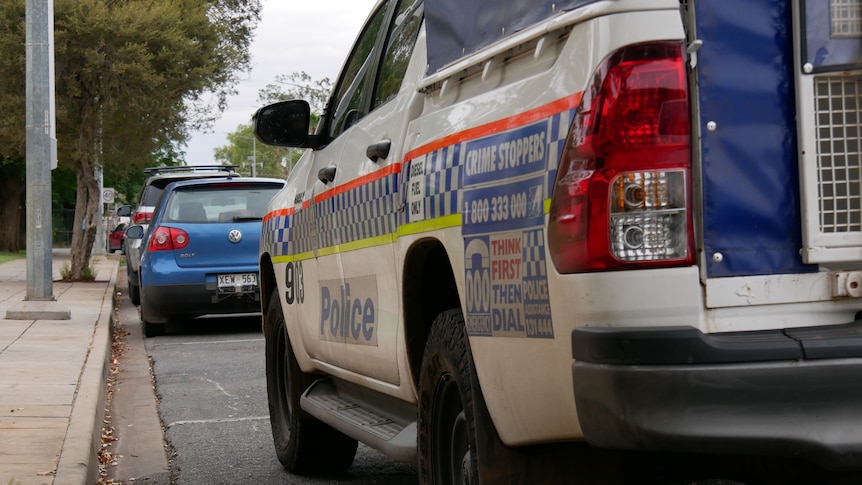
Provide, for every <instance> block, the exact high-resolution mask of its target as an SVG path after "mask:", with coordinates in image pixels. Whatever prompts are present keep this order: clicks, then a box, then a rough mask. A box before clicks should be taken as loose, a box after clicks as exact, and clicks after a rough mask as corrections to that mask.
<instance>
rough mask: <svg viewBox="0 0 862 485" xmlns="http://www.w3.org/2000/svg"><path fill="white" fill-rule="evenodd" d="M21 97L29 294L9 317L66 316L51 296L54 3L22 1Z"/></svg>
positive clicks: (11, 318) (47, 318) (52, 294)
mask: <svg viewBox="0 0 862 485" xmlns="http://www.w3.org/2000/svg"><path fill="white" fill-rule="evenodd" d="M24 16H25V34H24V46H25V47H24V48H25V50H26V55H25V59H26V61H25V71H26V74H25V84H26V87H25V91H26V96H25V103H26V119H25V125H26V126H25V133H26V139H27V141H26V145H27V146H26V159H27V162H26V163H27V174H26V177H27V184H26V185H27V189H26V193H27V196H26V197H27V209H26V212H27V294H26V296H25V298H24V301H23V302H22V303H21V304H20V305H17V306H13V307H12V308H9V309H8V310H6V319H7V320H68V319H70V318H71V312H70V311H69V309H67V308H64V307H61V306H60V305H59V303H57V301H56V300H55V299H54V287H53V279H52V277H53V255H52V251H53V249H54V248H53V245H52V242H51V236H52V232H53V231H52V224H51V168H53V166H54V161H55V160H56V148H55V147H56V145H54V142H53V135H54V133H55V131H54V130H55V124H54V104H53V99H54V68H53V66H54V3H53V0H27V3H26V6H25V13H24Z"/></svg>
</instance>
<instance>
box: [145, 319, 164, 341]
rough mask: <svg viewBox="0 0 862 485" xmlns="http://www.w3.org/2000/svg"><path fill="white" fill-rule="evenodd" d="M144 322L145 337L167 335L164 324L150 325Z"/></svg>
mask: <svg viewBox="0 0 862 485" xmlns="http://www.w3.org/2000/svg"><path fill="white" fill-rule="evenodd" d="M141 318H143V317H141ZM143 322H144V336H145V337H158V336H159V335H164V334H165V325H164V324H163V323H150V322H148V321H146V320H144V321H143Z"/></svg>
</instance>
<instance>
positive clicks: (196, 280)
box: [126, 177, 284, 337]
mask: <svg viewBox="0 0 862 485" xmlns="http://www.w3.org/2000/svg"><path fill="white" fill-rule="evenodd" d="M283 186H284V181H283V180H278V179H268V178H237V177H224V178H207V179H196V180H185V181H181V182H173V183H171V184H169V185H168V186H167V187H166V188H165V190H164V193H163V194H162V197H161V198H160V199H159V202H158V204H157V205H156V207H155V210H154V211H153V215H152V219H151V220H150V225H149V227H148V228H147V229H146V231H144V230H143V226H142V225H136V226H132V228H131V229H130V230H129V231H127V232H126V235H127V236H128V237H130V238H135V239H140V240H142V241H143V244H142V245H141V248H142V250H141V258H140V267H139V278H140V280H139V281H140V302H141V303H140V304H141V320H143V323H144V335H146V336H148V337H152V336H154V335H159V334H161V333H162V332H163V331H164V327H165V324H166V323H167V322H168V321H170V320H171V319H174V318H178V317H182V318H194V317H197V316H201V315H207V314H230V313H251V312H260V291H259V285H258V280H259V278H258V272H259V270H258V268H259V264H258V259H257V255H258V247H259V245H260V228H261V220H262V219H263V216H264V212H265V209H266V205H267V203H268V202H269V200H270V199H271V198H272V196H273V195H275V193H276V192H278V191H279V190H281V188H282V187H283ZM132 229H134V231H133V230H132Z"/></svg>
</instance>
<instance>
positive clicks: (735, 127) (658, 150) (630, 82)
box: [254, 0, 862, 483]
mask: <svg viewBox="0 0 862 485" xmlns="http://www.w3.org/2000/svg"><path fill="white" fill-rule="evenodd" d="M860 12H862V6H860V0H840V1H839V0H823V1H817V2H815V1H801V0H799V1H797V0H762V1H757V2H751V1H748V0H688V1H679V0H602V1H598V0H512V1H507V2H496V1H493V0H424V1H423V0H381V1H379V2H378V3H377V5H376V6H375V7H374V10H373V11H372V12H371V14H370V15H369V17H368V20H367V21H366V23H365V26H364V27H363V29H362V31H361V32H360V33H359V36H358V38H357V40H356V43H355V45H354V47H353V49H352V50H351V51H350V55H349V57H348V58H347V60H346V62H345V64H344V67H343V69H342V71H341V74H340V76H339V77H338V79H337V82H336V84H335V87H334V89H333V91H332V93H331V97H330V99H329V102H328V105H327V107H326V111H325V113H324V115H323V116H322V118H321V119H320V123H319V125H317V126H316V128H314V129H313V130H310V128H309V125H310V121H311V113H310V111H309V105H308V103H306V102H304V101H301V100H291V101H284V102H281V103H277V104H274V105H271V106H267V107H264V108H261V109H260V110H258V112H257V113H256V114H255V118H254V129H255V133H256V136H257V137H258V139H259V140H261V141H262V142H264V143H267V144H270V145H275V146H283V147H300V148H305V149H307V150H306V151H305V153H304V155H303V156H302V158H301V160H300V161H299V162H298V164H297V165H296V167H295V168H294V169H293V171H292V172H291V173H290V176H289V177H288V179H287V184H286V186H285V188H284V189H283V190H282V191H281V192H280V193H279V194H278V195H277V196H276V197H275V198H274V199H273V200H272V202H271V203H270V206H269V207H268V209H267V215H266V217H265V219H264V223H263V229H262V230H263V233H262V236H261V246H260V278H261V288H262V291H261V297H262V298H261V299H262V305H263V311H264V315H265V319H264V320H265V322H264V330H265V335H266V362H267V366H266V372H267V385H268V393H269V406H270V413H271V421H272V431H273V437H274V442H275V447H276V450H277V454H278V457H279V459H280V460H281V462H282V464H284V466H285V467H286V468H287V469H289V470H291V471H294V472H299V473H317V472H321V471H331V470H336V469H344V468H347V467H349V466H350V464H351V462H352V460H353V457H354V453H355V450H356V443H357V441H361V442H363V443H366V444H368V445H370V446H372V447H374V448H377V449H378V450H381V451H382V452H383V453H385V454H386V455H388V456H390V457H392V458H394V459H397V460H403V461H409V462H416V463H418V466H419V473H420V479H421V481H422V482H423V483H452V482H464V483H479V482H481V483H515V482H518V483H553V482H565V483H570V479H571V477H572V476H573V475H571V473H573V472H572V471H571V470H567V471H564V470H563V469H564V466H563V465H560V466H559V467H558V466H556V465H557V464H560V463H559V462H565V461H567V460H558V461H557V462H555V461H554V460H548V459H547V457H548V454H547V453H533V452H532V451H535V450H536V447H535V446H533V445H550V444H561V443H562V444H566V443H569V444H577V445H578V446H573V447H572V448H571V449H572V450H573V451H572V453H577V452H578V451H577V450H581V452H586V451H584V450H593V451H594V450H640V451H652V452H686V453H733V454H737V455H739V454H742V455H746V454H751V455H755V454H756V455H771V456H786V457H798V458H801V459H803V460H807V461H809V462H811V463H812V464H813V465H814V466H817V467H822V468H823V469H824V470H836V469H842V470H844V469H855V468H860V467H862V426H860V425H859V423H862V386H859V385H858V384H859V382H862V320H860V319H862V317H860V311H862V147H860V145H862V138H860V103H859V101H860V89H862V41H860V37H862V15H860ZM321 22H322V23H324V22H325V19H321ZM584 443H586V444H584ZM569 456H570V458H572V459H574V458H573V457H574V456H575V455H574V454H573V455H569ZM543 457H544V458H545V462H543V464H542V465H541V466H537V463H539V461H537V460H541V459H543ZM597 466H598V463H597ZM579 473H589V470H588V468H586V467H584V466H583V465H581V468H579Z"/></svg>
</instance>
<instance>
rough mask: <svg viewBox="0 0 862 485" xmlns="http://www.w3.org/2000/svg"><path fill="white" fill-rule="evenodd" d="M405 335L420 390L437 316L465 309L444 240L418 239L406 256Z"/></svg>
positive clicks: (413, 376) (404, 269) (415, 381)
mask: <svg viewBox="0 0 862 485" xmlns="http://www.w3.org/2000/svg"><path fill="white" fill-rule="evenodd" d="M402 271H403V278H402V281H403V291H402V298H403V305H404V338H405V342H406V346H407V349H406V350H407V358H408V361H409V364H410V372H411V374H412V378H413V385H414V386H416V388H417V389H418V385H419V374H420V369H421V367H422V356H423V353H424V351H425V343H426V341H427V340H428V334H429V332H430V330H431V324H432V323H433V322H434V319H435V318H437V315H439V314H441V313H443V312H444V311H446V310H450V309H452V308H461V299H460V296H459V293H458V285H457V283H456V280H455V273H454V271H453V269H452V262H451V259H450V258H449V254H448V253H447V251H446V248H445V247H444V245H443V243H442V242H440V241H439V240H437V239H433V238H426V239H421V240H419V241H416V242H415V243H414V244H413V245H412V246H411V247H410V248H409V249H408V250H407V253H406V255H405V258H404V267H403V270H402Z"/></svg>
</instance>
